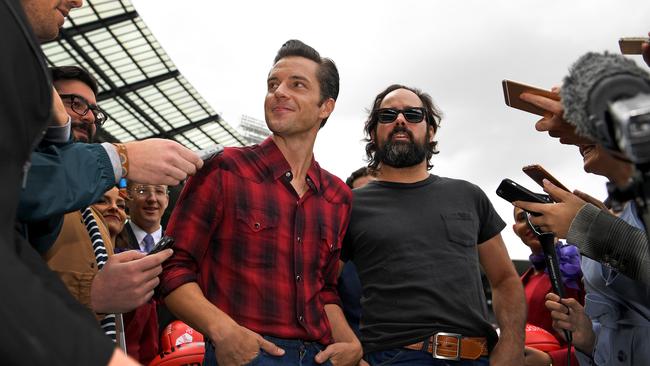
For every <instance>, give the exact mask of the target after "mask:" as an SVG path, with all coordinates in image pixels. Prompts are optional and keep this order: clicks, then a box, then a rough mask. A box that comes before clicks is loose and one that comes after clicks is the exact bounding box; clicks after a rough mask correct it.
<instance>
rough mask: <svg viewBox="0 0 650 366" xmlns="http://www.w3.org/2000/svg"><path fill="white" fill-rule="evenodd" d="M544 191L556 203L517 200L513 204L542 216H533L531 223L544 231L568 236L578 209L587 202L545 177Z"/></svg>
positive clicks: (560, 236) (562, 236) (559, 236)
mask: <svg viewBox="0 0 650 366" xmlns="http://www.w3.org/2000/svg"><path fill="white" fill-rule="evenodd" d="M544 191H545V192H546V193H548V194H549V195H550V196H551V198H553V201H555V202H556V203H533V202H524V201H515V202H513V204H514V205H515V206H517V207H519V208H521V209H523V210H525V211H527V212H537V213H540V214H541V216H531V217H530V223H531V224H533V225H535V226H537V227H539V228H540V229H541V230H542V232H552V233H555V236H557V237H558V238H562V239H564V238H566V234H567V233H568V232H569V228H570V227H571V222H572V221H573V219H574V218H575V216H576V215H577V214H578V211H580V209H581V208H582V206H584V205H585V204H586V202H585V201H583V200H582V199H581V198H580V197H578V196H576V195H575V194H573V193H571V192H567V191H565V190H563V189H561V188H558V187H556V186H555V185H553V183H551V182H549V181H548V180H546V179H544Z"/></svg>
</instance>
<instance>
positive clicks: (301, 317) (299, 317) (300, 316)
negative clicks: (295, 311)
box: [298, 315, 305, 323]
mask: <svg viewBox="0 0 650 366" xmlns="http://www.w3.org/2000/svg"><path fill="white" fill-rule="evenodd" d="M304 320H305V318H304V317H303V316H302V315H298V321H299V322H301V323H302V322H303V321H304Z"/></svg>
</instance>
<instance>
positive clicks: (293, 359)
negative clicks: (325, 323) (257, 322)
mask: <svg viewBox="0 0 650 366" xmlns="http://www.w3.org/2000/svg"><path fill="white" fill-rule="evenodd" d="M264 339H266V340H268V341H269V342H272V343H273V344H275V345H276V346H278V347H280V348H282V349H283V350H284V355H282V356H279V357H278V356H271V355H269V354H268V353H266V352H265V351H263V350H260V353H259V355H258V356H257V357H255V358H254V359H253V361H251V362H250V363H249V364H248V365H250V366H279V365H296V366H321V365H324V366H332V363H331V362H330V361H329V360H328V361H326V362H325V363H323V364H318V363H316V361H314V357H316V355H317V354H318V352H320V351H322V350H323V349H325V346H323V345H322V344H320V343H317V342H303V341H301V340H295V339H282V338H275V337H269V336H264ZM203 366H218V364H217V358H216V356H215V353H214V346H213V345H212V343H211V342H207V341H206V342H205V357H204V358H203Z"/></svg>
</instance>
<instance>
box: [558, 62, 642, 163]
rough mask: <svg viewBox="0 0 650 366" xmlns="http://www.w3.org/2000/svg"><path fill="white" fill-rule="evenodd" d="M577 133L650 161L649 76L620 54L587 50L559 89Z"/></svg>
mask: <svg viewBox="0 0 650 366" xmlns="http://www.w3.org/2000/svg"><path fill="white" fill-rule="evenodd" d="M560 95H561V97H562V104H563V106H564V119H565V120H566V121H567V122H569V123H570V124H572V125H574V126H575V128H576V133H577V134H579V135H581V136H584V137H587V138H589V139H591V140H593V141H594V142H596V143H599V144H602V145H603V146H604V147H605V148H607V149H609V150H613V151H620V152H623V153H624V154H625V155H626V156H627V157H628V158H629V159H630V160H631V161H632V162H634V163H637V164H641V163H649V162H650V75H648V73H647V72H646V71H645V70H643V69H641V68H640V67H639V66H637V65H636V63H634V61H632V60H630V59H627V58H625V57H624V56H621V55H614V54H609V53H607V52H605V53H603V54H600V53H594V52H590V53H587V54H585V55H583V56H582V57H580V58H579V59H578V60H577V61H576V62H575V63H574V64H573V65H572V66H571V68H570V71H569V75H568V76H567V77H566V78H565V79H564V83H563V85H562V90H561V91H560Z"/></svg>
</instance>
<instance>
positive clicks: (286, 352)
mask: <svg viewBox="0 0 650 366" xmlns="http://www.w3.org/2000/svg"><path fill="white" fill-rule="evenodd" d="M274 62H275V64H274V65H273V67H272V69H271V71H270V72H269V75H268V79H267V94H266V99H265V101H264V110H265V117H266V123H267V125H268V127H269V129H270V130H271V131H272V132H273V135H272V136H271V137H269V138H268V139H266V140H265V141H264V142H262V143H261V144H260V145H254V146H250V147H244V148H226V149H225V150H224V151H223V153H222V154H220V155H218V156H216V157H214V158H212V159H210V160H209V161H207V162H206V164H205V166H204V168H203V169H202V170H201V171H199V172H198V173H197V174H196V175H195V176H194V177H192V178H191V179H190V180H189V181H188V182H187V185H186V186H185V188H184V191H183V193H182V194H181V197H180V198H179V201H178V204H177V206H176V209H175V210H174V212H173V214H172V217H171V220H170V222H169V225H168V230H167V234H168V235H170V236H172V237H174V238H175V239H176V246H175V248H174V256H173V257H172V258H170V259H169V260H168V261H167V262H166V263H165V264H164V270H163V274H162V275H161V290H162V295H163V296H165V302H166V304H167V306H168V307H169V309H170V310H171V311H172V312H173V313H175V314H176V315H177V316H178V317H179V318H181V319H182V320H183V321H185V322H187V323H189V324H190V325H191V326H192V327H195V328H197V329H199V330H200V331H201V332H203V334H205V335H206V336H207V338H209V339H210V342H206V355H205V360H204V365H215V364H218V365H222V366H223V365H241V364H248V363H250V364H255V365H312V364H314V365H315V364H325V365H329V364H334V365H356V364H357V363H358V362H359V360H360V358H361V353H362V351H361V345H360V343H359V341H358V340H357V338H356V337H355V335H354V333H353V332H352V330H351V329H350V328H349V326H348V325H347V323H346V321H345V317H344V316H343V312H342V310H341V307H340V300H339V297H338V294H337V292H336V278H337V274H338V259H339V253H340V249H341V241H342V239H343V236H344V233H345V230H346V228H347V226H348V221H349V217H350V209H351V199H352V197H351V193H350V190H349V189H348V188H347V186H346V185H345V184H344V183H343V182H342V181H341V180H340V179H338V178H336V177H335V176H333V175H332V174H330V173H328V172H327V171H325V170H323V169H321V168H320V166H319V165H318V163H317V162H316V161H315V160H314V157H313V146H314V142H315V140H316V135H317V134H318V131H319V129H320V128H321V127H323V125H324V124H325V122H326V120H327V118H328V117H329V115H330V114H331V113H332V111H333V110H334V105H335V100H336V98H337V96H338V89H339V76H338V71H337V69H336V66H335V65H334V63H333V62H332V61H331V60H330V59H327V58H321V57H320V55H319V54H318V52H317V51H316V50H314V49H313V48H311V47H309V46H307V45H305V44H304V43H302V42H300V41H297V40H290V41H288V42H286V43H285V44H284V45H283V46H282V47H281V48H280V50H279V52H278V54H277V56H276V57H275V61H274Z"/></svg>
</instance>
